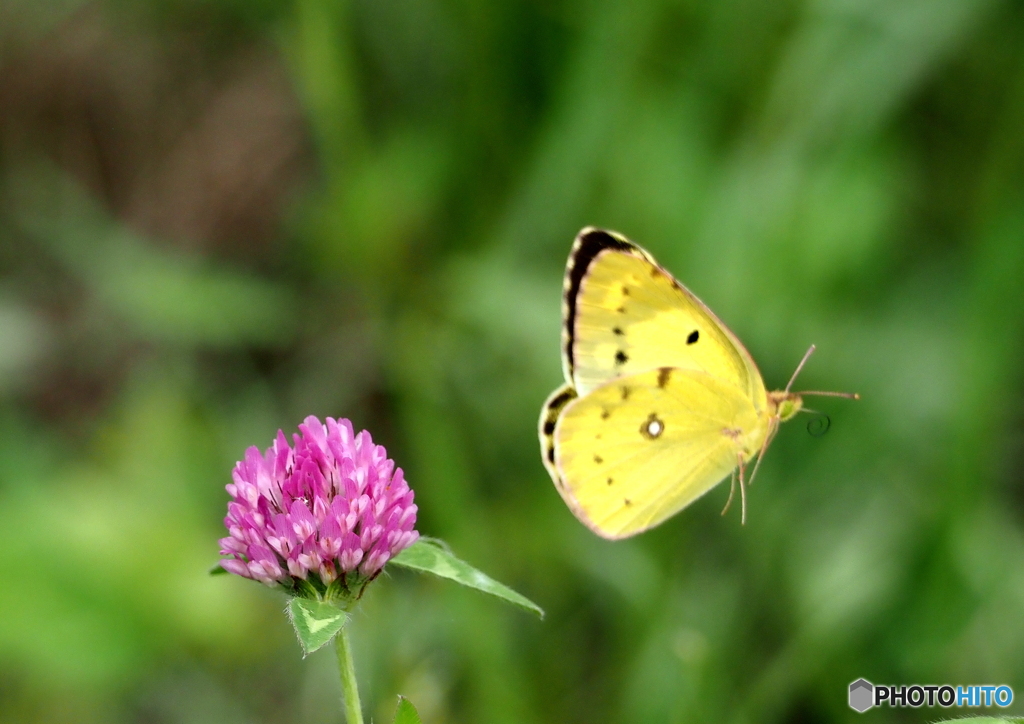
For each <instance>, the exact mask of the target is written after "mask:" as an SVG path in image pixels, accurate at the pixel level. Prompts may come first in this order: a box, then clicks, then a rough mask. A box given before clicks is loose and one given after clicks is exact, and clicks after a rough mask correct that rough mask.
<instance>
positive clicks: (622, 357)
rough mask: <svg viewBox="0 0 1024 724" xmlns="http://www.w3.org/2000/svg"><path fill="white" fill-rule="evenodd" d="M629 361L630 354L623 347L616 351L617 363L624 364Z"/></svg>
mask: <svg viewBox="0 0 1024 724" xmlns="http://www.w3.org/2000/svg"><path fill="white" fill-rule="evenodd" d="M627 362H629V355H628V354H626V353H625V352H624V351H622V350H621V349H620V350H619V351H618V352H616V353H615V364H617V365H624V364H626V363H627Z"/></svg>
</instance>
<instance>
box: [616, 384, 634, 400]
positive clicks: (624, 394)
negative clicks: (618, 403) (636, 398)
mask: <svg viewBox="0 0 1024 724" xmlns="http://www.w3.org/2000/svg"><path fill="white" fill-rule="evenodd" d="M619 391H620V392H622V399H623V400H628V399H629V393H630V392H632V390H631V389H629V388H628V387H626V386H625V385H623V386H622V387H620V388H619Z"/></svg>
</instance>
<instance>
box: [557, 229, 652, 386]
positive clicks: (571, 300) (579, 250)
mask: <svg viewBox="0 0 1024 724" xmlns="http://www.w3.org/2000/svg"><path fill="white" fill-rule="evenodd" d="M605 249H617V250H619V251H626V252H630V253H634V254H638V255H640V256H643V257H644V258H647V254H645V253H644V251H643V249H641V248H640V247H638V246H637V245H636V244H634V243H633V242H631V241H630V240H629V239H627V238H626V237H624V236H622V235H620V234H616V233H615V232H613V231H604V230H603V229H595V228H594V227H593V226H587V227H584V228H583V230H581V231H580V233H579V234H577V235H576V241H575V243H573V245H572V251H571V252H569V263H568V264H567V265H566V268H565V289H564V291H565V300H564V303H565V307H564V308H563V312H562V320H563V322H564V323H565V326H564V327H563V328H562V336H563V339H562V344H563V350H564V354H565V362H566V369H565V373H566V375H567V377H566V380H567V381H569V382H571V381H572V374H573V370H574V369H575V360H574V359H573V354H572V346H573V341H574V335H575V329H576V295H577V294H579V291H580V285H581V284H582V283H583V277H585V276H586V275H587V268H588V267H589V266H590V263H591V262H592V261H594V259H596V258H597V255H598V254H600V253H601V252H602V251H604V250H605Z"/></svg>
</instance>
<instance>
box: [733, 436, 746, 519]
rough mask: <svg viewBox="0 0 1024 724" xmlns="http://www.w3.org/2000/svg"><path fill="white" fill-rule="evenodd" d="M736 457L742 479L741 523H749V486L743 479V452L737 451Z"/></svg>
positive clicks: (740, 478)
mask: <svg viewBox="0 0 1024 724" xmlns="http://www.w3.org/2000/svg"><path fill="white" fill-rule="evenodd" d="M736 457H737V458H738V460H739V465H738V467H739V471H740V473H739V480H740V525H746V524H747V486H746V483H745V482H744V480H743V467H744V465H743V454H742V453H737V454H736Z"/></svg>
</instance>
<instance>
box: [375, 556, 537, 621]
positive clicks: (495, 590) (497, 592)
mask: <svg viewBox="0 0 1024 724" xmlns="http://www.w3.org/2000/svg"><path fill="white" fill-rule="evenodd" d="M390 563H393V564H395V565H396V566H403V567H405V568H412V569H413V570H417V571H426V572H427V573H433V574H434V575H435V576H441V577H442V578H450V579H452V580H453V581H455V582H456V583H461V584H462V585H463V586H469V587H470V588H476V589H477V590H480V591H483V592H484V593H489V594H491V595H492V596H497V597H498V598H503V599H505V600H506V601H508V602H509V603H514V604H515V605H517V606H521V607H522V608H525V609H526V610H527V611H532V612H533V613H535V614H537V615H538V616H540V617H541V618H544V610H543V609H542V608H541V607H540V606H538V605H537V604H536V603H534V602H533V601H531V600H530V599H528V598H526V597H525V596H521V595H520V594H518V593H516V592H515V591H513V590H512V589H511V588H509V587H508V586H506V585H503V584H501V583H498V582H497V581H495V580H494V579H493V578H491V577H490V576H488V575H486V574H485V573H481V572H480V571H478V570H477V569H475V568H473V566H471V565H469V564H468V563H466V562H465V561H461V560H459V559H458V558H456V557H455V556H453V555H452V554H451V553H450V552H449V551H448V550H447V549H446V548H445V547H444V544H443V543H441V542H440V541H437V540H435V539H431V538H420V539H419V540H418V541H416V542H415V543H413V544H412V545H411V546H409V547H408V548H406V549H405V550H404V551H402V552H401V553H399V554H398V555H397V556H395V557H394V558H392V559H391V561H390Z"/></svg>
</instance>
